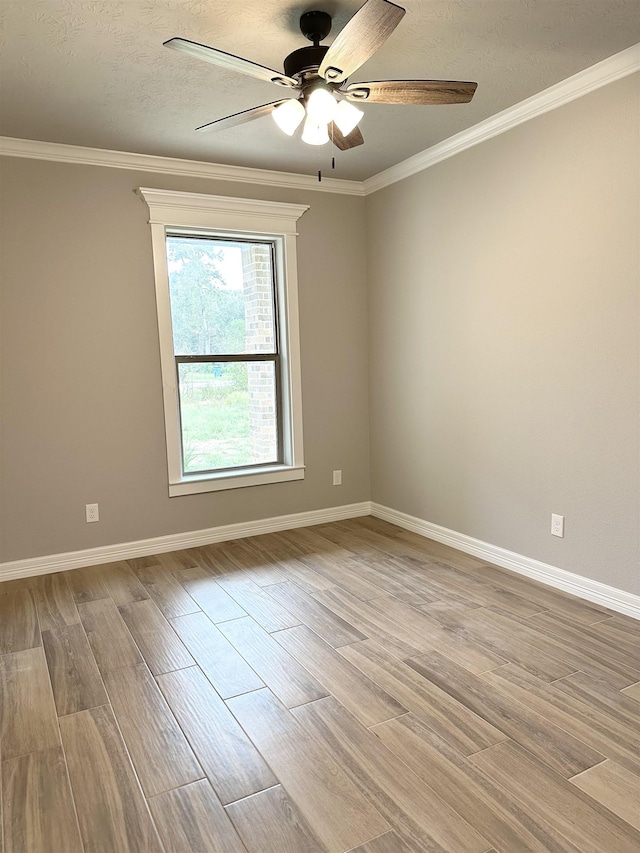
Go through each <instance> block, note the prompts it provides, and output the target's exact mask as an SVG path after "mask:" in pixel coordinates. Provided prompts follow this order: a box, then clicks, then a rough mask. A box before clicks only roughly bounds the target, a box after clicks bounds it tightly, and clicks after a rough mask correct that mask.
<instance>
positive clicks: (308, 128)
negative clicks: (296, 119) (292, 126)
mask: <svg viewBox="0 0 640 853" xmlns="http://www.w3.org/2000/svg"><path fill="white" fill-rule="evenodd" d="M302 141H303V142H306V143H307V145H324V144H325V142H328V141H329V131H328V130H327V125H326V124H317V123H316V122H314V121H312V120H311V118H310V117H309V116H307V120H306V121H305V123H304V128H303V130H302Z"/></svg>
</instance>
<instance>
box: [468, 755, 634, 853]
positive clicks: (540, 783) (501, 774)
mask: <svg viewBox="0 0 640 853" xmlns="http://www.w3.org/2000/svg"><path fill="white" fill-rule="evenodd" d="M469 761H471V762H472V763H473V764H475V765H476V766H477V767H480V768H482V770H484V772H485V773H487V774H488V775H489V776H491V778H492V779H493V780H494V782H496V784H498V785H499V786H500V787H502V788H503V789H505V790H508V791H509V792H510V793H511V794H512V795H513V796H514V797H516V798H517V799H518V800H519V801H520V802H521V803H522V805H523V806H524V808H525V809H527V811H529V812H533V813H536V814H539V815H540V816H541V817H542V818H543V820H545V821H546V822H547V823H549V824H550V825H551V826H552V827H553V828H554V829H555V830H556V832H558V833H559V834H560V835H561V836H564V837H565V838H567V839H568V840H569V841H571V842H572V843H573V844H575V845H576V847H578V849H579V850H580V851H582V853H603V851H604V850H607V851H609V850H610V851H614V850H615V851H616V853H637V850H638V846H639V845H640V833H638V832H637V831H636V830H635V829H633V828H632V827H631V826H630V825H629V824H628V823H626V822H624V821H623V820H621V819H620V818H618V817H617V816H616V815H614V814H612V813H611V812H609V811H608V810H607V809H605V808H603V807H602V806H601V805H599V803H597V802H595V800H592V799H591V798H590V797H588V796H587V795H586V794H584V793H583V792H582V791H580V789H579V788H576V787H575V785H573V784H572V783H571V782H568V781H566V780H565V779H563V778H562V776H560V775H559V774H557V773H554V771H553V770H551V769H550V768H549V767H548V766H547V765H546V764H544V763H543V762H541V761H539V760H538V759H536V758H535V757H534V756H532V755H531V754H529V753H528V752H527V751H526V750H524V749H522V747H520V746H518V744H515V743H513V742H512V741H505V743H499V744H497V745H496V746H492V747H490V748H489V749H485V750H484V751H483V752H479V753H477V754H476V755H472V756H471V757H470V758H469Z"/></svg>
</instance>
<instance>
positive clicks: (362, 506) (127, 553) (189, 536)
mask: <svg viewBox="0 0 640 853" xmlns="http://www.w3.org/2000/svg"><path fill="white" fill-rule="evenodd" d="M370 514H371V504H370V502H369V501H363V502H362V503H357V504H347V505H345V506H332V507H328V508H327V509H316V510H311V511H310V512H296V513H292V514H290V515H278V516H276V517H274V518H262V519H258V520H257V521H246V522H242V523H240V524H224V525H221V526H220V527H209V528H207V529H206V530H193V531H189V532H187V533H174V534H173V535H170V536H156V537H154V538H153V539H140V540H139V541H137V542H123V543H120V544H117V545H104V546H102V547H99V548H86V549H85V550H83V551H69V552H67V553H65V554H52V555H50V556H45V557H31V558H29V559H26V560H14V561H13V562H7V563H0V581H7V580H14V579H15V578H27V577H31V576H33V575H47V574H50V573H51V572H63V571H67V570H68V569H79V568H81V567H82V566H95V565H100V564H102V563H113V562H116V561H117V560H130V559H132V558H133V557H148V556H150V555H151V554H161V553H164V552H166V551H180V550H182V549H183V548H196V547H198V546H199V545H210V544H212V543H213V542H223V541H227V540H229V539H243V538H245V537H247V536H259V535H260V534H261V533H275V532H276V531H278V530H291V529H292V528H294V527H309V526H311V525H313V524H326V523H327V522H329V521H341V520H342V519H345V518H357V517H358V516H361V515H370Z"/></svg>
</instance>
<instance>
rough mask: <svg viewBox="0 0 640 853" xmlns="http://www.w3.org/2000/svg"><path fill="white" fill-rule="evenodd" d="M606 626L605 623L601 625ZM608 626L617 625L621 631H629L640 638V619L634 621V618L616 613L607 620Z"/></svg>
mask: <svg viewBox="0 0 640 853" xmlns="http://www.w3.org/2000/svg"><path fill="white" fill-rule="evenodd" d="M599 624H604V623H602V622H601V623H599ZM606 624H607V625H615V626H616V628H619V629H620V630H624V631H628V632H629V633H631V634H635V636H636V637H637V636H640V619H634V618H633V616H626V615H625V614H624V613H615V614H614V615H613V616H611V617H610V618H609V619H607V620H606Z"/></svg>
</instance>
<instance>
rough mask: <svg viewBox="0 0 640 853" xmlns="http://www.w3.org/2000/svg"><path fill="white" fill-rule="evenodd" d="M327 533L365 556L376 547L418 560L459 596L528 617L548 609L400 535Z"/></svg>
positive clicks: (335, 529)
mask: <svg viewBox="0 0 640 853" xmlns="http://www.w3.org/2000/svg"><path fill="white" fill-rule="evenodd" d="M326 535H327V536H330V537H331V538H332V539H333V540H334V541H344V542H345V543H346V544H347V545H348V546H349V547H352V548H353V549H354V550H356V552H357V553H360V554H361V555H366V554H367V553H368V549H370V548H371V547H373V548H374V550H377V551H378V552H379V553H382V554H386V555H387V556H389V557H395V558H398V557H399V558H405V559H406V558H409V559H414V560H418V561H419V562H421V563H422V564H423V571H424V573H425V579H428V580H429V581H432V580H436V581H442V582H444V583H445V584H446V585H447V586H450V587H452V588H453V591H454V592H455V591H457V593H458V594H459V595H464V596H469V597H471V596H473V598H474V599H475V600H476V601H478V603H480V604H483V605H489V604H499V605H500V606H501V607H504V608H505V609H506V610H509V611H510V612H512V613H514V614H517V615H518V616H524V617H526V616H530V615H532V614H534V613H538V612H540V611H541V610H542V609H544V608H542V607H540V606H539V605H537V604H535V603H534V602H532V601H530V600H529V599H527V598H524V597H523V596H521V595H517V594H516V593H513V592H511V591H510V590H506V589H504V588H502V587H501V586H497V585H495V584H493V583H490V582H488V581H485V580H483V579H481V578H479V577H478V576H477V574H476V573H475V571H464V570H463V569H460V568H457V567H456V566H455V565H452V564H450V565H442V563H438V562H437V561H435V560H433V559H431V558H430V557H429V556H428V555H427V554H425V552H424V551H423V550H422V549H420V548H415V547H414V546H413V545H411V544H409V543H407V542H406V541H404V540H402V539H401V538H399V537H398V538H393V537H388V536H381V535H380V534H378V533H374V532H372V531H366V530H362V529H360V530H353V531H352V530H346V531H340V525H334V526H332V528H330V529H329V530H328V531H327V533H326ZM358 545H359V546H360V547H358Z"/></svg>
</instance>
